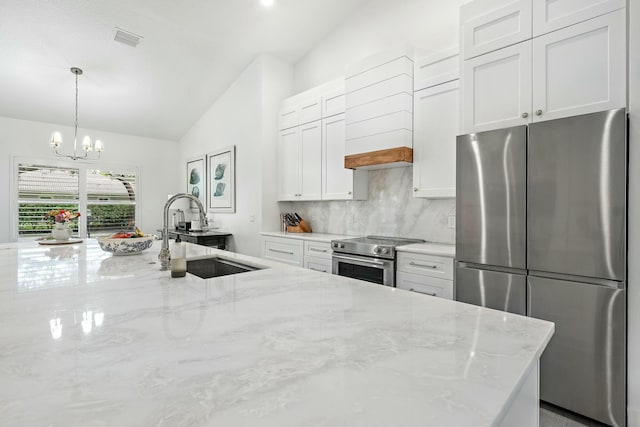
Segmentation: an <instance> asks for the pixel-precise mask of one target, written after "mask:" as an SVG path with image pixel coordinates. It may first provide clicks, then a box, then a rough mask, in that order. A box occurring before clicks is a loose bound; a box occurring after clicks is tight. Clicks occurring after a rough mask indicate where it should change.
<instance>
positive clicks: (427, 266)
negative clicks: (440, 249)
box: [409, 261, 438, 268]
mask: <svg viewBox="0 0 640 427" xmlns="http://www.w3.org/2000/svg"><path fill="white" fill-rule="evenodd" d="M409 265H412V266H414V267H422V268H438V266H437V265H428V264H418V263H417V262H413V261H411V262H410V263H409Z"/></svg>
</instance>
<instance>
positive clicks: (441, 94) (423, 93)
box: [413, 80, 460, 198]
mask: <svg viewBox="0 0 640 427" xmlns="http://www.w3.org/2000/svg"><path fill="white" fill-rule="evenodd" d="M459 88H460V85H459V81H458V80H454V81H451V82H447V83H443V84H440V85H437V86H432V87H429V88H427V89H423V90H420V91H418V92H416V93H415V94H414V96H413V99H414V103H415V107H414V137H413V138H414V140H413V186H414V189H413V195H414V197H426V198H453V197H456V136H457V135H458V134H459V129H460V126H459V120H458V117H459V95H460V94H459Z"/></svg>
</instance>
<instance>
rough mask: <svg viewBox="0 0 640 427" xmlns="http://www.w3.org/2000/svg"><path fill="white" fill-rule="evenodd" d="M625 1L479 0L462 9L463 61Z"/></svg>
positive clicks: (613, 7) (600, 11)
mask: <svg viewBox="0 0 640 427" xmlns="http://www.w3.org/2000/svg"><path fill="white" fill-rule="evenodd" d="M625 6H626V1H625V0H475V1H473V2H469V3H467V4H465V5H463V6H462V7H461V8H460V25H461V40H462V46H463V49H462V51H463V58H464V59H465V60H466V59H471V58H474V57H476V56H479V55H483V54H485V53H488V52H492V51H495V50H498V49H502V48H504V47H507V46H511V45H514V44H516V43H520V42H522V41H525V40H529V39H531V38H532V37H538V36H541V35H543V34H547V33H550V32H552V31H556V30H559V29H561V28H566V27H569V26H571V25H574V24H577V23H580V22H584V21H587V20H589V19H593V18H596V17H598V16H601V15H605V14H607V13H610V12H613V11H616V10H618V9H622V8H624V7H625Z"/></svg>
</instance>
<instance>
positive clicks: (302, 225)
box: [287, 219, 313, 233]
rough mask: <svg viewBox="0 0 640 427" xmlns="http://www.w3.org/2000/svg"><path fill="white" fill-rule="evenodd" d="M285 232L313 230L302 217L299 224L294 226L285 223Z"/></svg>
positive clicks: (307, 231) (309, 231) (310, 231)
mask: <svg viewBox="0 0 640 427" xmlns="http://www.w3.org/2000/svg"><path fill="white" fill-rule="evenodd" d="M287 233H313V230H312V229H311V226H310V225H309V223H308V222H307V221H305V220H304V219H303V220H302V221H300V224H298V225H296V226H295V227H292V226H290V225H287Z"/></svg>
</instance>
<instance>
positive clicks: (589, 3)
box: [533, 0, 626, 37]
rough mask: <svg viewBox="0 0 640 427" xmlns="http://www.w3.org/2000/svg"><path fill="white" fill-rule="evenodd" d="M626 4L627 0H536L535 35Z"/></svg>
mask: <svg viewBox="0 0 640 427" xmlns="http://www.w3.org/2000/svg"><path fill="white" fill-rule="evenodd" d="M625 6H626V1H625V0H562V1H559V0H535V1H534V2H533V36H534V37H536V36H540V35H542V34H546V33H549V32H551V31H555V30H559V29H560V28H564V27H568V26H570V25H573V24H576V23H578V22H582V21H586V20H588V19H591V18H595V17H596V16H600V15H604V14H605V13H609V12H613V11H614V10H617V9H622V8H623V7H625Z"/></svg>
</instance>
